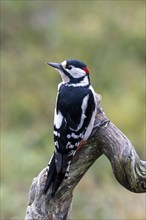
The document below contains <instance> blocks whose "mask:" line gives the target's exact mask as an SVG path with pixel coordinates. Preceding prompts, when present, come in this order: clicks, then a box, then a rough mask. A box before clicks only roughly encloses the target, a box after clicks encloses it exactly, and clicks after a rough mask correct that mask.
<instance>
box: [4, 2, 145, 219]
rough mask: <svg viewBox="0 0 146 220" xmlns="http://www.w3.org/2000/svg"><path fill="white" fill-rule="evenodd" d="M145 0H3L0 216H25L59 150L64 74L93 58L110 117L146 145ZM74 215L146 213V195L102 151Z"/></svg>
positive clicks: (80, 189)
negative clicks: (36, 180) (34, 187)
mask: <svg viewBox="0 0 146 220" xmlns="http://www.w3.org/2000/svg"><path fill="white" fill-rule="evenodd" d="M144 4H145V2H144V1H127V0H125V1H118V0H117V1H108V0H107V1H12V0H10V1H9V0H7V1H1V37H2V40H1V87H2V92H1V104H2V105H1V115H2V117H1V128H2V129H1V130H2V131H1V135H2V141H1V144H2V147H1V160H2V162H1V175H2V183H1V192H2V200H1V206H2V210H1V219H14V220H16V219H23V218H24V216H25V210H26V203H27V196H28V190H29V187H30V185H31V181H32V179H33V177H35V176H36V175H37V174H38V173H39V172H40V170H41V169H42V168H44V167H45V166H46V165H47V163H48V160H49V158H50V156H51V154H52V152H53V149H54V145H53V134H52V131H53V112H54V105H55V98H56V93H57V85H58V83H59V82H60V81H61V79H60V76H59V74H58V73H57V72H55V71H54V70H53V69H51V68H49V67H48V66H47V65H46V62H47V61H54V62H61V61H63V60H65V59H68V58H76V59H80V60H82V61H84V62H85V63H87V64H88V68H89V69H90V73H91V74H90V76H91V82H92V85H93V87H94V89H95V91H96V92H97V93H100V94H101V95H102V107H103V108H104V111H105V113H106V115H107V116H108V118H109V119H110V120H111V121H112V122H113V123H114V124H115V125H116V126H117V127H118V128H119V129H120V130H121V131H122V132H123V133H124V134H125V135H126V136H127V137H128V138H129V139H130V140H131V142H132V143H133V145H134V146H135V149H136V151H137V153H138V154H139V156H140V158H141V159H143V160H146V158H145V152H144V94H145V91H144V90H145V85H144V74H145V48H144V44H145V5H144ZM72 216H73V219H116V220H119V219H135V220H136V219H137V220H142V219H145V195H144V194H134V193H131V192H129V191H127V190H126V189H124V188H123V187H122V186H121V185H120V184H119V183H118V182H117V181H116V180H115V178H114V176H113V173H112V170H111V166H110V163H109V161H108V160H107V158H106V157H105V156H102V157H101V158H99V159H98V160H97V161H96V163H95V164H94V165H93V166H92V167H91V169H90V170H89V171H88V172H87V174H86V175H85V176H84V177H83V179H82V180H81V182H80V183H79V185H78V186H77V188H76V189H75V192H74V203H73V215H72Z"/></svg>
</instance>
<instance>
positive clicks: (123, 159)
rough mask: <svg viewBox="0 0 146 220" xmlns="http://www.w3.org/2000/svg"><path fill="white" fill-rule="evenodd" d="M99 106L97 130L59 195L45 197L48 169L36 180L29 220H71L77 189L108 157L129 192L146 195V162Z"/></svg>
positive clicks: (28, 209)
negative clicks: (93, 169)
mask: <svg viewBox="0 0 146 220" xmlns="http://www.w3.org/2000/svg"><path fill="white" fill-rule="evenodd" d="M97 100H98V103H99V106H98V112H97V116H96V120H95V127H96V128H95V129H94V130H93V133H92V135H91V137H90V138H89V140H88V141H87V143H86V144H85V145H84V146H83V147H82V148H81V149H80V150H79V151H78V152H77V154H76V155H75V156H74V159H73V161H72V163H71V167H70V173H69V177H68V179H66V180H64V181H63V183H62V184H61V186H60V188H59V190H58V192H57V193H56V194H55V196H54V197H53V198H50V192H49V191H48V193H47V194H46V195H44V194H43V193H42V192H43V189H44V185H45V180H46V168H44V169H43V170H42V171H41V172H40V174H39V175H38V177H36V178H34V180H33V182H32V185H31V188H30V192H29V199H28V200H29V201H28V207H27V211H26V216H25V219H26V220H32V219H34V220H37V219H41V220H70V219H71V210H72V196H73V190H74V188H75V186H76V185H77V184H78V183H79V181H80V179H81V178H82V177H83V175H84V174H85V173H86V171H87V170H88V169H89V168H90V167H91V166H92V164H93V163H94V162H95V161H96V159H97V158H99V157H100V156H101V155H102V154H105V155H106V156H107V158H108V159H109V161H110V162H111V166H112V169H113V172H114V175H115V177H116V179H117V180H118V181H119V183H120V184H121V185H123V186H124V187H125V188H126V189H128V190H130V191H132V192H135V193H144V192H146V162H144V161H142V160H140V159H139V157H138V155H137V153H136V151H135V149H134V147H133V146H132V144H131V143H130V141H129V140H128V139H127V137H126V136H125V135H124V134H123V133H122V132H121V131H120V130H119V129H118V128H116V126H115V125H113V124H112V123H111V122H108V119H107V118H106V116H105V114H104V112H103V110H102V108H101V107H100V95H97Z"/></svg>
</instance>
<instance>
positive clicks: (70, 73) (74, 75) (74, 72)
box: [47, 59, 89, 83]
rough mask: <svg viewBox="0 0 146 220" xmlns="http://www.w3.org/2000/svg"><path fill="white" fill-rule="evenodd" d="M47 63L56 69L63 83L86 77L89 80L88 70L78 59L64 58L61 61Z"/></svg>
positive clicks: (78, 80) (75, 81)
mask: <svg viewBox="0 0 146 220" xmlns="http://www.w3.org/2000/svg"><path fill="white" fill-rule="evenodd" d="M47 64H48V65H50V66H52V67H54V68H55V69H57V70H58V71H59V72H60V74H61V77H62V80H63V82H64V83H69V82H71V83H79V82H81V81H83V80H84V78H86V79H87V80H88V81H89V70H88V68H87V66H86V64H85V63H83V62H82V61H79V60H74V59H70V60H65V61H63V62H62V63H51V62H48V63H47Z"/></svg>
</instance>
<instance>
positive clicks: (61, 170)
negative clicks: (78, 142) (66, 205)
mask: <svg viewBox="0 0 146 220" xmlns="http://www.w3.org/2000/svg"><path fill="white" fill-rule="evenodd" d="M72 156H73V155H72V154H70V153H66V154H61V153H59V152H54V154H53V156H52V158H51V160H50V162H49V165H48V166H49V170H48V174H47V179H46V183H45V188H44V194H46V193H47V191H48V189H49V188H50V187H51V196H52V197H53V196H54V195H55V193H56V191H57V190H58V188H59V186H60V184H61V183H62V181H63V179H64V178H67V177H68V173H69V167H70V163H71V159H72Z"/></svg>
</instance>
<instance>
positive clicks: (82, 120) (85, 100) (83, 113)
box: [77, 95, 89, 130]
mask: <svg viewBox="0 0 146 220" xmlns="http://www.w3.org/2000/svg"><path fill="white" fill-rule="evenodd" d="M88 99H89V95H86V96H85V97H84V99H83V102H82V105H81V109H82V115H81V120H80V124H79V125H78V128H77V130H79V129H80V128H81V127H82V126H83V123H84V119H85V118H86V115H85V112H86V109H87V105H88Z"/></svg>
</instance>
